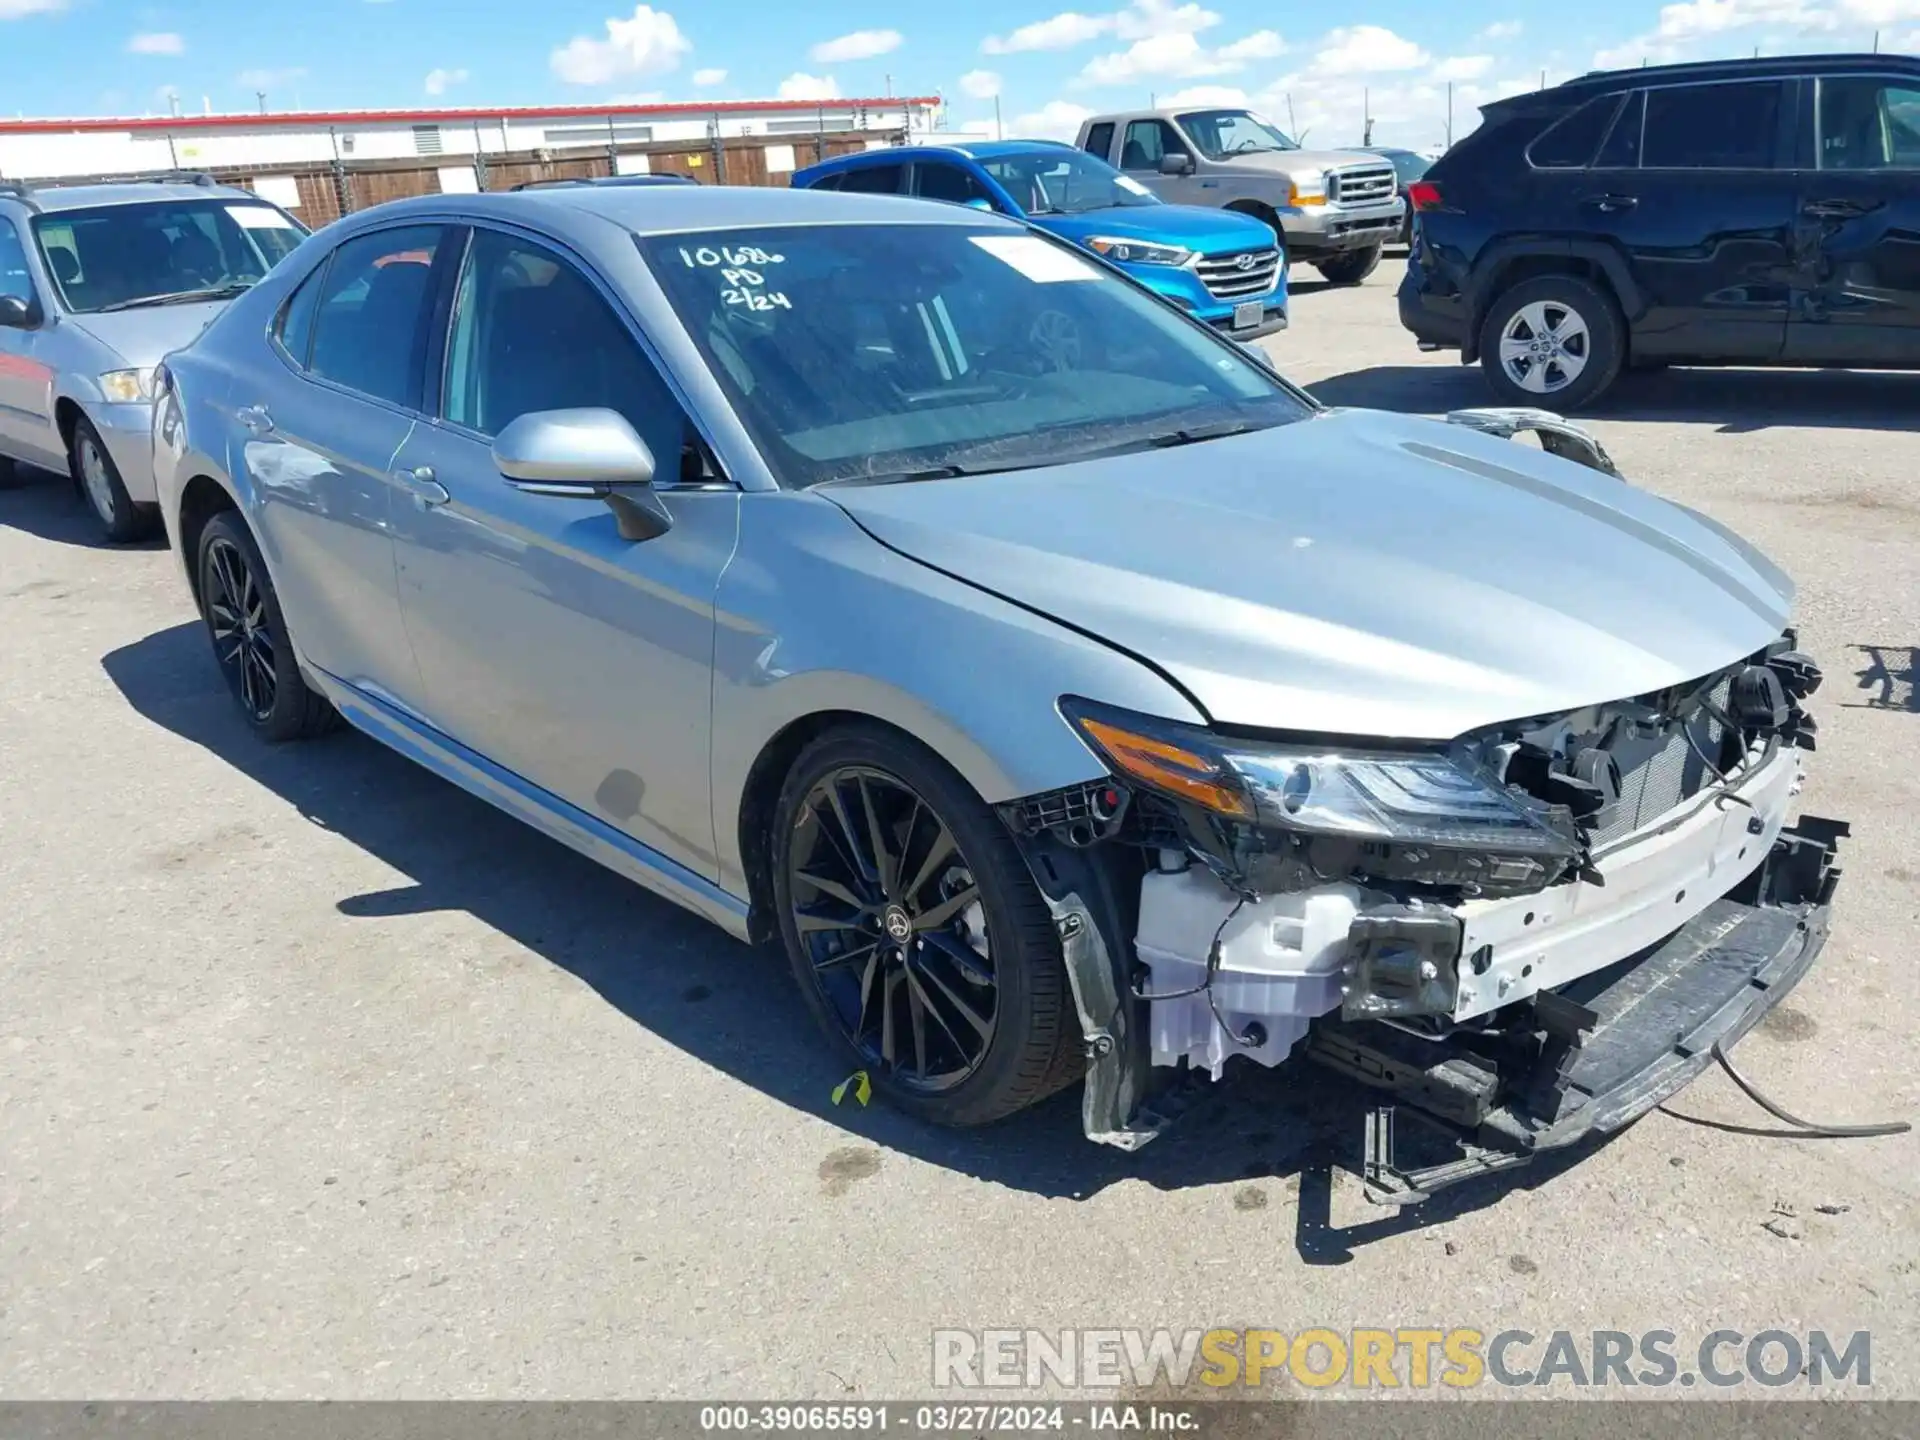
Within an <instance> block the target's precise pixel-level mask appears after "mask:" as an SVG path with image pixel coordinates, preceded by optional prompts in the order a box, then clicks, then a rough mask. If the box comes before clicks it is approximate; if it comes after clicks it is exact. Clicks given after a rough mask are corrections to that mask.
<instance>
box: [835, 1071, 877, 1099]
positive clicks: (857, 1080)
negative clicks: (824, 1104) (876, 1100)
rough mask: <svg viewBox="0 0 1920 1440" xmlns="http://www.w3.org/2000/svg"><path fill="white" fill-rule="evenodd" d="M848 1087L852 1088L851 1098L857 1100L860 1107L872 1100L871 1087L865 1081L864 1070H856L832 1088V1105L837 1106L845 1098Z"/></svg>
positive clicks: (865, 1073)
mask: <svg viewBox="0 0 1920 1440" xmlns="http://www.w3.org/2000/svg"><path fill="white" fill-rule="evenodd" d="M848 1086H852V1087H853V1098H854V1099H856V1100H858V1101H859V1102H860V1103H861V1104H862V1105H865V1104H866V1103H867V1101H869V1100H871V1099H872V1098H873V1085H872V1083H871V1082H870V1081H869V1080H868V1079H867V1072H866V1071H864V1070H856V1071H854V1072H853V1074H851V1075H849V1076H848V1077H847V1078H846V1079H844V1080H842V1081H841V1082H840V1083H839V1084H838V1085H836V1086H834V1087H833V1103H834V1104H836V1105H838V1104H839V1103H840V1102H841V1101H842V1100H844V1099H846V1098H847V1087H848Z"/></svg>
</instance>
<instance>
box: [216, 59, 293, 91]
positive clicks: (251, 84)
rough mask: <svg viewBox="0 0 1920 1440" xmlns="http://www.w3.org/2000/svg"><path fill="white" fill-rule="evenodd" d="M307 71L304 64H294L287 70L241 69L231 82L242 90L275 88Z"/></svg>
mask: <svg viewBox="0 0 1920 1440" xmlns="http://www.w3.org/2000/svg"><path fill="white" fill-rule="evenodd" d="M306 73H307V67H306V66H304V65H295V66H293V67H292V68H291V69H287V70H242V71H241V72H240V73H239V74H238V75H236V76H234V77H233V83H234V84H236V85H238V86H240V87H241V88H242V89H244V90H277V89H278V88H279V87H280V86H282V85H291V84H292V83H293V82H294V81H295V80H298V79H299V78H300V77H301V76H302V75H305V74H306Z"/></svg>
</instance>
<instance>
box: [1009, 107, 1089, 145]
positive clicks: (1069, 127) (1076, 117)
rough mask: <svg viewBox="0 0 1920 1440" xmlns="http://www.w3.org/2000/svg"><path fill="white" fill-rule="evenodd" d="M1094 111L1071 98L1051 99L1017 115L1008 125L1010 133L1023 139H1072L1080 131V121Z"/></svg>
mask: <svg viewBox="0 0 1920 1440" xmlns="http://www.w3.org/2000/svg"><path fill="white" fill-rule="evenodd" d="M1091 114H1093V111H1091V110H1089V109H1088V108H1087V107H1086V106H1084V105H1075V104H1074V103H1073V102H1072V101H1070V100H1049V101H1048V102H1047V103H1046V104H1045V105H1042V106H1041V107H1040V108H1039V109H1038V110H1035V111H1033V112H1032V113H1030V114H1027V115H1016V116H1015V117H1014V118H1013V120H1012V122H1011V123H1010V124H1009V125H1008V126H1007V133H1008V134H1009V135H1017V136H1019V137H1020V138H1021V139H1029V138H1030V139H1035V140H1071V139H1073V138H1074V137H1075V136H1077V135H1078V134H1079V133H1080V122H1081V121H1082V120H1085V119H1086V118H1087V117H1088V116H1089V115H1091Z"/></svg>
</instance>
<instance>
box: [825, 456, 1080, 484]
mask: <svg viewBox="0 0 1920 1440" xmlns="http://www.w3.org/2000/svg"><path fill="white" fill-rule="evenodd" d="M1068 458H1073V457H1068ZM1063 463H1064V461H1062V460H1059V459H1056V458H1054V457H1053V456H1051V455H1036V456H1028V457H1026V458H1024V459H1020V460H1006V461H1002V462H1000V463H999V464H983V465H956V464H951V463H949V464H946V465H929V466H927V467H926V468H924V469H921V470H881V471H877V472H876V473H874V474H871V475H838V476H835V477H834V478H833V479H831V480H823V481H822V482H821V483H822V484H823V485H904V484H907V483H909V482H910V481H914V480H952V479H955V478H957V477H959V476H961V475H999V474H1002V473H1004V472H1005V471H1008V470H1038V469H1040V468H1041V467H1042V466H1044V465H1059V464H1063Z"/></svg>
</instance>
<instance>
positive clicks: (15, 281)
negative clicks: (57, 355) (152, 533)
mask: <svg viewBox="0 0 1920 1440" xmlns="http://www.w3.org/2000/svg"><path fill="white" fill-rule="evenodd" d="M27 244H28V241H27V237H26V236H25V235H24V234H22V233H21V231H20V229H18V228H16V227H15V225H14V223H13V221H11V220H9V219H7V218H6V217H4V216H0V295H14V296H17V297H19V298H20V299H22V300H25V301H26V302H28V304H30V305H31V304H32V303H33V302H34V298H35V293H36V292H35V285H34V280H33V267H32V266H30V265H28V264H27ZM40 308H41V314H42V320H41V323H40V325H39V327H38V328H35V329H32V330H23V329H15V328H13V327H10V326H5V325H0V455H3V456H7V457H8V458H10V459H15V460H31V461H35V462H37V463H39V464H42V465H56V466H58V467H59V468H60V469H63V470H64V469H65V468H66V460H65V458H64V457H63V456H61V455H60V453H59V450H58V448H57V447H58V445H59V443H60V437H59V432H58V431H57V430H56V429H55V427H54V423H53V414H52V405H53V367H52V366H51V365H50V364H49V363H48V361H47V358H46V354H45V352H46V351H47V349H48V342H49V338H50V337H49V335H48V329H47V324H48V322H47V319H46V318H45V317H46V316H48V315H50V314H51V313H52V312H51V311H50V310H49V309H48V307H47V306H46V305H45V303H44V302H42V304H41V307H40Z"/></svg>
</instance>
